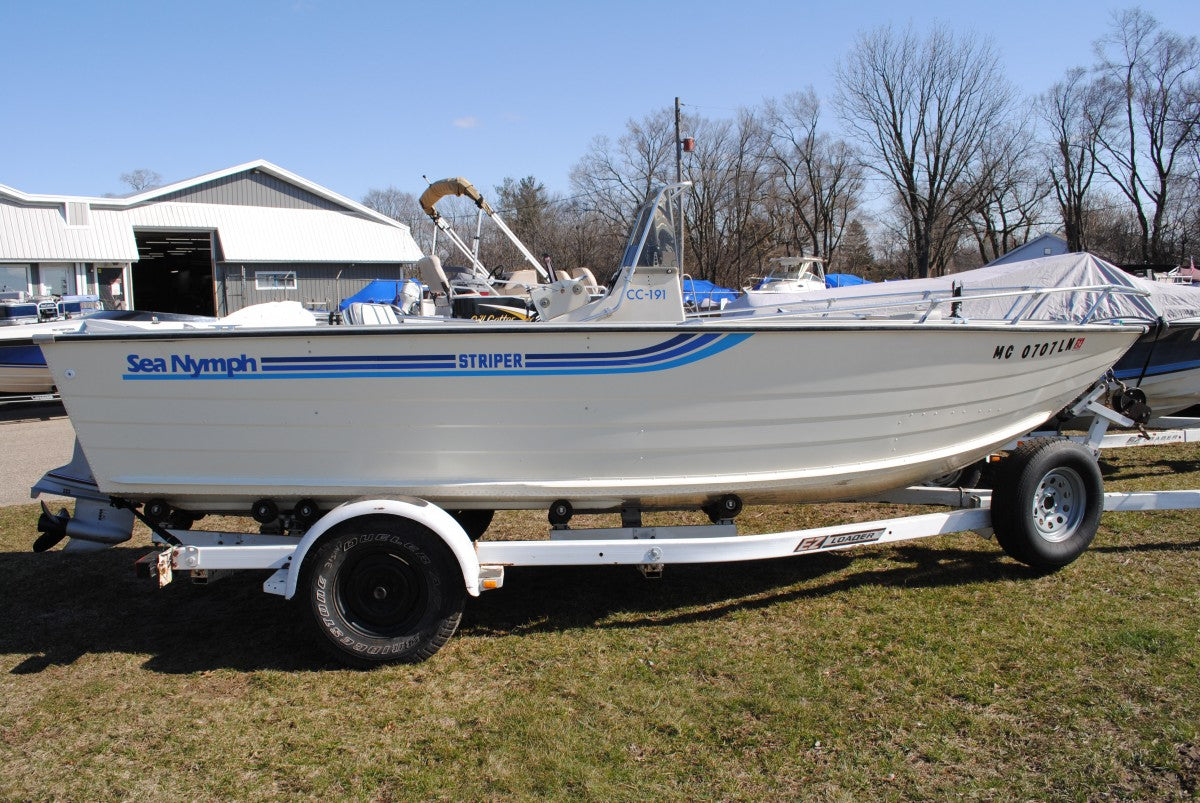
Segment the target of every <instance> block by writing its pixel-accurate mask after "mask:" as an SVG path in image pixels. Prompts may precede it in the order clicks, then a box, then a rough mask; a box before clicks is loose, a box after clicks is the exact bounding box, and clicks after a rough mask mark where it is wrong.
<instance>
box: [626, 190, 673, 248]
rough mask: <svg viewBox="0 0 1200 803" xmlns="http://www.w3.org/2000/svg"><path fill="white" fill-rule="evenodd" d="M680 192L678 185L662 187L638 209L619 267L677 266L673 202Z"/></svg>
mask: <svg viewBox="0 0 1200 803" xmlns="http://www.w3.org/2000/svg"><path fill="white" fill-rule="evenodd" d="M681 191H682V187H680V186H679V185H673V186H671V187H664V188H663V189H662V190H660V191H659V192H658V193H657V194H656V195H655V196H654V197H653V198H652V199H651V200H649V201H647V202H646V203H645V204H643V205H642V207H641V208H640V209H639V210H638V212H637V216H636V217H635V219H634V224H633V230H632V231H631V232H630V234H629V241H628V242H627V243H626V245H625V255H624V256H623V257H622V258H621V267H630V266H632V267H638V268H647V267H652V266H655V265H666V266H668V267H678V266H679V253H678V248H677V245H678V244H677V243H676V237H675V215H674V214H673V213H674V211H675V208H676V207H675V204H674V203H673V202H674V200H675V199H676V198H677V197H679V194H680V192H681Z"/></svg>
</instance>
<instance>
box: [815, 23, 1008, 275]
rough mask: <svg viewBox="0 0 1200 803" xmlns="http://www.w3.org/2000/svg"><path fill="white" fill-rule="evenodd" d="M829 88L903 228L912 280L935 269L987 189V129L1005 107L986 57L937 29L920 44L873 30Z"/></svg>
mask: <svg viewBox="0 0 1200 803" xmlns="http://www.w3.org/2000/svg"><path fill="white" fill-rule="evenodd" d="M837 83H838V88H839V96H838V104H837V105H838V109H839V112H840V115H841V117H842V119H843V121H844V123H845V125H846V126H847V128H848V129H849V130H850V131H851V132H852V133H853V134H854V135H855V136H857V137H858V138H859V139H860V140H861V141H862V143H863V145H864V147H865V148H866V149H867V150H868V151H869V152H871V153H872V154H873V155H874V156H875V157H877V158H878V160H879V161H878V162H876V163H871V162H868V165H869V167H870V168H871V169H873V170H875V171H876V172H878V173H879V174H880V175H881V176H882V177H883V178H884V179H885V180H886V181H887V182H888V183H889V184H890V185H891V187H892V189H893V191H894V194H895V196H896V198H897V199H898V201H899V203H900V205H901V208H902V210H903V212H904V215H905V217H906V219H907V225H906V228H907V231H908V236H909V239H910V249H911V256H910V265H911V268H912V270H913V272H915V273H916V275H918V276H928V275H929V274H930V271H931V269H933V270H935V271H936V270H940V269H942V268H943V267H944V265H945V264H946V261H947V260H948V258H949V256H950V255H951V254H952V253H953V252H954V250H955V247H956V246H957V242H958V239H959V237H960V236H961V234H962V229H963V225H964V223H965V222H966V220H967V218H968V217H969V216H970V215H971V214H972V213H973V212H974V211H975V210H976V209H977V208H978V205H979V202H978V199H979V194H980V192H981V189H982V188H983V187H985V186H987V185H988V183H989V180H990V177H989V176H988V175H987V174H986V170H987V166H986V165H985V164H982V163H981V159H980V154H981V153H982V152H983V151H984V148H985V145H986V143H987V138H988V133H989V130H990V128H991V126H992V125H993V124H994V122H995V121H996V120H1004V119H1006V118H1008V117H1009V116H1010V113H1011V110H1012V107H1013V102H1014V100H1013V98H1014V95H1013V91H1012V90H1011V89H1010V88H1009V86H1008V84H1007V82H1006V81H1005V80H1004V79H1003V78H1002V77H1001V73H1000V66H999V60H998V58H997V56H996V53H995V51H994V49H993V48H992V46H991V44H990V43H989V42H987V41H983V40H980V39H978V38H976V37H973V36H965V37H964V36H961V35H959V34H952V33H951V32H949V31H948V30H946V29H942V28H939V29H935V30H933V31H932V32H931V33H930V34H929V35H928V36H926V37H924V38H919V37H917V36H916V35H915V34H914V33H913V31H912V29H911V28H910V29H908V30H907V31H905V32H904V33H903V34H896V33H894V32H892V31H891V30H890V29H888V28H878V29H876V30H874V31H872V32H869V33H865V34H861V35H860V36H859V39H858V42H857V45H856V46H855V48H854V50H853V51H852V52H851V54H850V56H849V58H848V60H847V61H846V62H845V63H844V64H843V65H842V66H841V67H840V68H839V69H838V72H837Z"/></svg>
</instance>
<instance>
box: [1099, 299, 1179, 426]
mask: <svg viewBox="0 0 1200 803" xmlns="http://www.w3.org/2000/svg"><path fill="white" fill-rule="evenodd" d="M1113 373H1114V374H1116V377H1117V379H1120V380H1121V381H1123V382H1126V383H1127V384H1129V385H1132V386H1135V387H1139V388H1141V389H1142V391H1143V392H1145V394H1146V400H1147V403H1148V404H1149V405H1150V409H1151V411H1153V414H1154V415H1156V416H1164V415H1171V414H1173V413H1177V412H1179V411H1181V410H1185V409H1187V408H1188V407H1193V406H1195V405H1197V404H1200V321H1186V322H1183V321H1175V322H1172V323H1171V325H1170V326H1168V327H1167V328H1166V329H1165V330H1163V331H1161V332H1149V333H1147V334H1146V335H1144V336H1143V337H1142V338H1141V339H1139V340H1138V342H1137V343H1135V344H1134V345H1133V348H1131V349H1129V351H1127V352H1126V353H1125V355H1124V356H1123V357H1121V359H1120V360H1118V361H1117V364H1116V365H1115V366H1113Z"/></svg>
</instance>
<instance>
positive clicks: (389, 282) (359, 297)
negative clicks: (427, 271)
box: [338, 279, 424, 312]
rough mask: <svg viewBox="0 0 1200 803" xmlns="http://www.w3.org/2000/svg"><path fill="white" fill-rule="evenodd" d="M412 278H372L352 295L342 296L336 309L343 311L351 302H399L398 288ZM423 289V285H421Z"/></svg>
mask: <svg viewBox="0 0 1200 803" xmlns="http://www.w3.org/2000/svg"><path fill="white" fill-rule="evenodd" d="M411 281H415V280H414V279H372V280H371V281H370V282H368V283H367V286H366V287H364V288H363V289H361V290H359V291H358V292H357V293H355V294H354V295H352V296H348V297H347V298H343V299H342V301H341V303H340V304H338V309H339V310H341V311H343V312H345V310H346V307H348V306H350V305H351V304H400V302H401V298H400V290H401V288H403V287H404V283H405V282H411ZM421 287H422V289H424V285H422V286H421Z"/></svg>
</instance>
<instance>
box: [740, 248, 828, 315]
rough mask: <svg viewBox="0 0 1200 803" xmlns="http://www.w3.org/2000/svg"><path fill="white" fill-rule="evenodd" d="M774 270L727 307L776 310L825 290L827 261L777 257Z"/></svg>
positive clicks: (755, 280) (807, 257) (771, 261)
mask: <svg viewBox="0 0 1200 803" xmlns="http://www.w3.org/2000/svg"><path fill="white" fill-rule="evenodd" d="M769 264H771V265H772V267H771V270H769V271H768V272H767V274H766V275H765V276H762V277H751V279H750V284H749V285H747V286H746V287H743V288H742V295H741V296H739V297H738V298H736V299H734V300H733V301H731V302H729V303H728V304H726V305H725V307H724V309H729V310H733V311H737V310H745V309H757V308H759V307H775V306H778V305H780V304H786V303H788V302H790V301H794V300H797V299H800V298H804V297H805V296H806V295H808V294H809V293H813V292H816V291H818V290H824V289H825V287H826V285H825V260H823V259H821V258H820V257H816V256H798V257H774V258H773V259H771V260H770V262H769Z"/></svg>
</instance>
